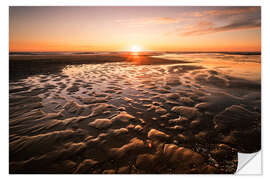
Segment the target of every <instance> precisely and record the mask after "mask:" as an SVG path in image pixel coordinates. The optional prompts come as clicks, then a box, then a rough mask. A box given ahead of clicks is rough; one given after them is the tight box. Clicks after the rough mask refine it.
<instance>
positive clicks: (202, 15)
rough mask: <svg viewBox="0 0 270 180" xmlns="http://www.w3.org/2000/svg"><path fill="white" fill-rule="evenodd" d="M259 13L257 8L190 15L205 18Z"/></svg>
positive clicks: (212, 11)
mask: <svg viewBox="0 0 270 180" xmlns="http://www.w3.org/2000/svg"><path fill="white" fill-rule="evenodd" d="M258 11H260V8H259V7H225V8H222V9H212V10H204V11H199V12H194V13H191V14H190V16H193V17H205V16H216V17H217V16H227V17H228V16H233V15H240V14H245V13H252V12H258Z"/></svg>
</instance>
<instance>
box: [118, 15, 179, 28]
mask: <svg viewBox="0 0 270 180" xmlns="http://www.w3.org/2000/svg"><path fill="white" fill-rule="evenodd" d="M116 22H118V23H125V24H127V25H132V26H144V25H159V24H175V23H179V22H180V20H179V19H177V18H171V17H153V18H139V19H130V20H116Z"/></svg>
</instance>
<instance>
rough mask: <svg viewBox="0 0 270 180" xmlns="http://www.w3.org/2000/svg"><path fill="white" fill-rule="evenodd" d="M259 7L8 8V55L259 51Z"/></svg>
mask: <svg viewBox="0 0 270 180" xmlns="http://www.w3.org/2000/svg"><path fill="white" fill-rule="evenodd" d="M260 13H261V12H260V7H10V16H9V20H10V25H9V28H10V33H9V38H10V44H9V47H10V51H128V50H130V49H131V48H132V47H133V46H134V45H137V46H139V47H140V49H142V50H156V51H260V50H261V27H260V26H261V24H260V20H261V16H260Z"/></svg>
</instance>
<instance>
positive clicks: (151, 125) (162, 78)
mask: <svg viewBox="0 0 270 180" xmlns="http://www.w3.org/2000/svg"><path fill="white" fill-rule="evenodd" d="M231 56H235V55H231ZM237 57H238V56H237ZM237 57H236V59H237ZM239 58H240V57H239ZM241 58H243V57H241ZM220 63H221V61H218V62H217V60H213V61H203V62H200V61H195V60H194V61H193V60H192V61H187V60H179V61H175V60H166V59H164V58H153V57H150V56H149V55H143V56H138V55H132V54H125V55H106V56H105V55H91V56H86V55H84V56H82V55H73V56H63V55H62V56H60V55H59V56H48V55H47V56H11V57H10V94H9V95H10V99H9V108H10V118H9V133H10V134H9V160H10V173H90V174H91V173H121V174H123V173H234V172H235V170H236V168H237V152H256V151H258V150H260V146H261V144H260V143H261V137H260V135H261V134H260V131H261V127H260V119H261V117H260V114H261V113H260V111H261V108H260V103H261V93H260V87H261V84H260V76H258V74H260V70H259V68H258V67H259V66H260V63H258V62H242V61H239V62H237V63H236V62H234V61H232V60H231V59H230V60H227V61H226V62H225V61H224V62H222V63H221V64H220ZM238 65H239V66H240V67H242V68H241V69H242V70H243V69H245V68H246V69H247V72H244V71H242V70H241V71H240V70H237V69H236V70H235V69H234V67H238ZM250 66H251V68H252V69H253V70H254V69H255V71H254V72H255V73H253V74H248V72H251V71H249V68H250ZM256 72H258V73H257V75H255V74H256ZM254 77H255V78H254Z"/></svg>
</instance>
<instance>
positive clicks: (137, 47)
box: [131, 45, 141, 52]
mask: <svg viewBox="0 0 270 180" xmlns="http://www.w3.org/2000/svg"><path fill="white" fill-rule="evenodd" d="M131 51H132V52H140V51H141V48H140V47H139V46H136V45H134V46H132V47H131Z"/></svg>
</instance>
